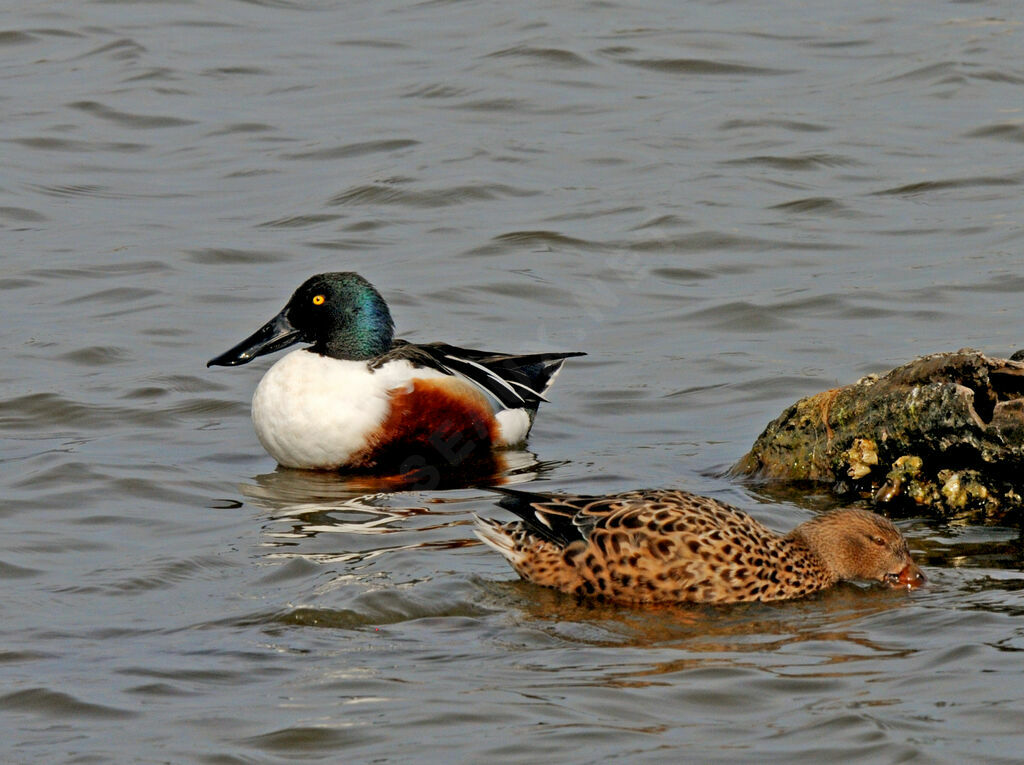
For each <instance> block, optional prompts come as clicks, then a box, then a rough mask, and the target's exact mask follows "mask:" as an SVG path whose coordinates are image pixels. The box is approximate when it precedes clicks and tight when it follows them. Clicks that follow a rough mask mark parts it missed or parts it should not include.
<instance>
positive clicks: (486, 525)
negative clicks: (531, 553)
mask: <svg viewBox="0 0 1024 765" xmlns="http://www.w3.org/2000/svg"><path fill="white" fill-rule="evenodd" d="M473 518H474V520H475V522H476V525H475V526H474V527H473V533H474V534H476V535H477V537H479V539H480V541H481V542H483V543H484V544H485V545H487V546H488V547H490V548H491V549H492V550H494V551H495V552H497V553H499V554H501V556H502V557H504V558H505V559H506V560H507V561H508V562H509V563H511V564H513V565H515V564H516V563H519V562H520V561H521V560H522V559H523V556H522V553H519V552H516V549H515V540H513V539H512V537H511V536H509V533H508V532H507V531H506V530H505V528H504V527H503V526H502V525H501V524H500V523H498V522H497V521H492V520H490V519H489V518H481V517H480V516H479V515H474V516H473Z"/></svg>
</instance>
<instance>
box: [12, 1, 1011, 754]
mask: <svg viewBox="0 0 1024 765" xmlns="http://www.w3.org/2000/svg"><path fill="white" fill-rule="evenodd" d="M1022 22H1024V18H1022V16H1021V13H1020V10H1019V8H1018V7H1017V5H1016V4H1015V3H1011V2H1008V0H1003V1H1002V2H1000V1H999V0H981V1H980V2H944V3H938V4H913V3H897V4H893V3H890V2H879V1H876V0H867V2H862V3H855V4H851V3H843V2H834V1H830V0H826V2H818V3H814V4H807V3H805V2H791V1H789V0H780V1H779V2H775V3H773V4H772V6H771V10H770V12H769V10H768V9H767V7H766V6H765V4H763V3H755V2H748V1H745V0H727V1H726V2H721V1H720V0H716V1H712V0H707V1H692V2H684V3H668V2H660V3H659V2H654V3H645V4H629V3H621V2H591V3H583V4H578V5H575V6H573V7H563V6H562V4H555V3H550V4H549V3H543V2H526V3H517V4H512V5H508V4H506V5H504V6H501V7H498V6H495V5H493V4H489V3H478V2H472V1H469V2H444V1H442V2H422V3H404V4H403V3H394V2H388V1H387V0H385V1H384V2H372V3H371V2H353V3H337V2H328V1H327V0H306V1H301V2H289V1H288V0H281V1H279V2H270V1H266V2H265V1H262V0H259V1H257V0H253V1H249V2H242V1H240V0H234V1H231V0H217V1H216V2H208V3H191V2H185V1H184V0H182V1H181V2H165V3H147V2H118V3H109V2H98V1H97V2H83V3H75V4H46V3H44V4H39V3H30V4H23V6H22V7H19V8H17V9H13V10H11V11H9V12H8V13H7V14H5V16H4V22H3V26H2V28H0V56H2V58H3V66H4V83H5V86H6V87H5V89H4V93H3V95H2V104H3V110H2V116H0V146H2V147H3V156H4V159H5V161H4V170H5V172H4V173H3V174H2V178H0V227H2V229H3V232H4V243H5V247H4V258H3V260H2V262H0V293H2V295H3V305H4V314H3V315H4V322H3V326H2V329H0V337H2V339H3V349H4V352H5V357H6V363H5V364H4V365H3V368H2V369H0V383H2V387H0V431H2V433H3V436H4V437H5V438H4V441H3V445H2V446H0V460H2V462H3V466H4V469H3V472H2V475H0V481H2V486H0V496H3V498H4V499H3V502H2V504H0V519H2V523H3V531H4V533H3V535H2V541H0V588H2V599H0V602H2V603H3V606H2V612H3V620H2V625H0V645H2V648H0V730H2V731H3V736H2V742H3V743H2V744H0V752H2V757H0V759H3V760H4V761H7V762H108V761H119V762H141V761H145V762H151V761H154V760H158V761H176V762H181V761H192V762H208V763H229V762H293V761H295V760H298V759H303V760H308V761H317V760H324V761H329V762H335V761H339V760H344V761H348V762H359V761H376V762H409V761H443V762H484V761H487V762H524V763H525V762H538V761H556V760H557V761H564V762H601V761H607V760H611V759H613V758H614V759H617V760H622V759H625V760H628V761H630V762H666V761H672V760H675V761H698V760H699V761H702V762H714V761H720V762H732V761H736V760H755V759H756V760H757V761H759V762H787V763H788V762H809V763H810V762H821V761H823V760H825V759H826V758H831V759H838V758H842V759H843V761H849V762H859V761H864V762H878V761H896V760H899V761H922V762H944V761H948V762H962V761H964V760H968V759H969V760H972V761H978V760H987V761H990V762H1003V761H1005V762H1010V761H1015V760H1016V759H1017V758H1018V757H1019V752H1020V731H1021V730H1022V728H1024V712H1022V711H1021V710H1022V709H1024V704H1022V700H1024V694H1022V691H1021V690H1020V682H1019V677H1020V673H1021V671H1022V670H1024V660H1022V659H1021V658H1020V657H1021V655H1022V654H1021V651H1022V649H1024V632H1022V628H1024V620H1022V613H1024V601H1022V596H1021V593H1022V591H1024V576H1022V573H1021V571H1022V566H1024V554H1022V552H1021V551H1022V546H1021V542H1020V535H1019V533H1018V530H1016V529H1010V528H981V527H972V526H967V525H962V524H960V525H958V524H946V525H943V524H938V523H936V522H934V521H930V520H928V519H924V518H905V519H902V520H900V524H901V526H902V528H903V529H904V531H905V532H906V533H907V535H908V536H909V537H910V539H911V547H912V550H913V551H914V552H915V554H916V555H917V556H918V557H919V558H920V559H921V560H922V561H923V562H924V563H925V568H926V572H927V574H928V576H929V578H930V584H929V586H928V587H927V588H926V589H924V590H921V591H918V592H915V593H912V594H909V595H908V594H906V593H893V592H888V591H881V590H875V589H863V588H859V587H854V586H844V587H841V588H838V589H836V590H835V591H833V592H830V593H827V594H824V595H821V596H819V597H816V598H812V599H809V600H807V601H803V602H798V603H787V604H783V605H777V606H744V607H732V608H709V609H677V610H660V611H654V612H637V611H632V610H629V609H621V608H610V607H604V608H597V607H589V606H587V605H585V604H577V603H576V602H575V601H573V600H572V599H567V598H564V597H561V596H559V595H557V594H555V593H552V592H548V591H544V590H541V589H538V588H535V587H533V586H530V585H527V584H523V583H520V582H518V581H516V579H515V576H514V575H513V574H512V572H511V570H510V569H509V568H508V567H507V566H506V564H505V563H504V562H503V561H502V560H501V559H499V558H498V556H496V555H494V554H492V553H490V552H489V551H487V550H486V549H484V548H483V547H482V546H481V545H479V544H477V543H475V541H474V540H473V538H472V534H471V529H470V524H471V521H472V517H473V515H474V514H484V515H490V516H499V515H500V514H501V512H502V511H501V510H500V509H498V508H497V507H496V506H495V504H494V500H493V498H492V496H491V495H490V494H489V493H488V492H486V491H485V490H483V489H480V488H464V489H458V490H446V491H441V490H427V489H425V490H420V491H410V492H401V493H390V492H378V491H375V490H373V489H369V488H367V487H365V486H357V485H353V484H350V483H346V482H344V481H341V480H339V479H337V478H334V477H331V476H316V475H309V474H304V473H299V472H290V471H280V470H275V467H274V465H273V463H272V461H271V460H270V458H269V457H267V456H266V455H265V454H264V453H263V451H262V449H261V448H260V447H259V444H258V443H257V441H256V439H255V436H254V434H253V432H252V427H251V424H250V423H249V420H248V400H249V398H250V396H251V393H252V389H253V387H254V386H255V383H256V380H257V379H258V377H259V375H260V374H261V373H262V371H264V370H265V369H266V368H267V366H268V365H269V364H270V363H271V362H272V360H270V359H262V360H259V361H258V362H255V363H253V364H251V365H249V366H247V367H243V368H240V369H214V370H207V369H205V368H204V363H205V361H206V360H207V359H209V358H211V357H212V356H214V355H216V354H217V353H220V352H221V351H223V350H224V349H226V348H227V347H229V346H231V345H233V344H234V343H236V342H237V341H238V340H240V339H241V338H242V337H244V336H246V335H248V334H249V333H250V332H251V331H253V330H254V329H255V328H256V327H258V326H259V325H260V324H261V323H262V322H263V321H265V320H266V319H268V318H269V317H270V316H272V315H273V314H274V313H276V311H277V310H278V309H279V308H280V307H281V305H282V304H283V302H284V301H285V299H286V298H287V296H288V295H289V294H290V292H291V290H292V289H293V288H294V287H295V286H297V284H298V283H299V282H300V281H302V280H303V279H304V278H305V277H306V276H308V275H309V274H312V273H315V272H317V271H322V270H343V269H351V270H356V271H359V272H360V273H362V274H363V275H365V276H366V277H367V278H369V279H370V280H371V281H373V282H374V283H375V284H377V285H378V287H379V288H380V289H381V290H382V292H383V293H384V294H385V296H386V297H387V298H388V300H389V302H390V303H391V305H392V308H393V311H394V313H395V317H396V320H397V323H398V328H399V331H400V333H401V334H402V336H404V337H407V338H409V339H412V340H420V341H430V340H445V341H448V342H452V343H456V344H461V345H466V346H471V347H485V348H488V347H494V348H499V349H501V350H509V351H518V350H521V351H544V350H556V349H558V350H576V349H579V350H585V351H587V352H588V353H589V356H587V357H586V358H584V359H579V360H572V361H571V362H570V363H569V364H568V365H567V367H566V369H565V372H564V374H563V375H562V376H561V377H560V378H559V380H558V382H557V384H556V386H555V388H554V389H553V391H552V393H551V396H550V398H551V399H552V401H551V404H550V405H546V406H545V407H544V410H543V411H542V416H541V418H540V419H539V421H538V424H537V427H536V428H535V430H534V434H533V437H532V439H531V442H530V451H531V453H532V454H533V455H535V459H536V460H537V461H538V463H539V464H538V465H536V466H534V467H533V468H531V469H530V470H527V471H526V472H524V473H523V474H521V475H520V476H519V477H518V478H519V479H520V480H526V479H535V481H534V485H535V486H536V487H538V488H544V489H549V490H559V489H563V490H573V491H583V492H601V491H615V490H621V489H627V488H633V487H640V486H650V487H681V488H686V489H689V490H693V491H699V492H702V493H706V494H710V495H713V496H715V497H717V498H719V499H722V500H725V501H728V502H731V503H734V504H737V505H739V506H741V507H743V508H745V509H746V510H748V511H750V512H752V513H753V514H754V515H756V516H757V517H758V518H760V519H761V520H763V521H764V522H766V523H768V524H769V525H771V526H773V527H775V528H779V529H785V528H789V527H791V526H792V525H794V524H796V523H798V522H800V521H801V520H803V519H805V518H807V517H809V515H810V514H811V513H812V512H816V511H818V510H821V509H823V508H826V507H829V506H831V504H832V503H833V501H832V500H831V499H830V498H829V497H827V496H826V495H824V494H817V495H810V496H792V495H787V496H786V497H785V498H784V499H779V498H778V497H775V496H769V495H767V494H762V493H759V491H758V490H756V489H755V488H753V487H745V486H743V485H741V484H738V483H736V482H734V481H731V480H730V479H728V478H726V477H724V476H723V470H724V469H725V468H726V467H727V466H728V465H730V464H731V463H733V462H734V461H735V460H737V459H738V458H739V457H740V456H741V455H742V454H743V453H744V451H745V450H746V448H747V447H748V446H749V445H750V444H751V443H752V442H753V440H754V438H755V437H756V436H757V434H758V433H759V432H760V430H761V429H762V428H763V426H764V425H765V424H766V423H767V422H768V421H769V420H770V419H771V418H773V417H774V416H775V415H776V414H777V413H778V412H779V411H781V409H782V408H783V407H785V406H787V405H788V404H789V403H791V402H792V401H793V400H795V399H796V398H797V397H799V396H802V395H805V394H809V393H813V392H817V391H819V390H822V389H824V388H828V387H832V386H834V385H837V384H840V383H848V382H852V381H853V380H855V379H857V378H858V377H859V376H861V375H863V374H866V373H869V372H878V371H883V370H885V369H888V368H890V367H892V366H895V365H897V364H900V363H903V362H905V361H906V360H908V359H910V358H912V357H914V356H916V355H919V354H923V353H929V352H933V351H940V350H953V349H956V348H959V347H962V346H973V347H978V348H981V349H983V350H985V351H987V352H990V353H993V354H997V355H999V354H1009V353H1011V352H1012V351H1014V350H1016V349H1017V348H1019V347H1021V346H1022V345H1024V338H1022V335H1021V332H1020V330H1019V324H1020V321H1019V318H1020V304H1019V299H1018V295H1019V294H1020V292H1021V290H1022V289H1024V267H1022V260H1021V255H1020V249H1021V246H1022V242H1024V221H1022V217H1021V204H1020V197H1021V185H1022V181H1024V165H1022V164H1021V162H1020V160H1019V157H1020V146H1021V142H1022V141H1024V127H1022V125H1024V121H1022V120H1024V116H1022V111H1021V107H1020V104H1021V103H1024V66H1022V65H1021V64H1020V63H1019V62H1020V55H1019V53H1020V50H1021V35H1022V29H1024V27H1022Z"/></svg>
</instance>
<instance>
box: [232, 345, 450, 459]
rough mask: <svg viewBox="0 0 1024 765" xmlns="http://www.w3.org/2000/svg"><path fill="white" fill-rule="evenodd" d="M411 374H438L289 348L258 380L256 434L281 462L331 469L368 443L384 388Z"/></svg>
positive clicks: (403, 382)
mask: <svg viewBox="0 0 1024 765" xmlns="http://www.w3.org/2000/svg"><path fill="white" fill-rule="evenodd" d="M413 376H415V377H441V376H443V375H442V373H440V372H436V371H434V370H429V369H415V368H414V367H413V366H412V365H411V364H409V363H408V362H407V361H393V362H389V363H387V364H385V365H384V366H383V367H382V368H380V369H378V370H376V371H374V372H371V371H370V370H369V369H368V368H367V366H366V362H364V361H343V360H340V359H332V358H328V357H326V356H320V355H319V354H316V353H310V352H309V351H306V350H297V351H292V352H291V353H289V354H288V355H287V356H285V357H284V358H282V359H281V360H280V361H278V362H277V363H276V364H274V366H272V367H271V368H270V369H269V370H268V371H267V373H266V374H265V375H264V376H263V379H262V380H260V384H259V385H258V386H257V387H256V393H255V394H254V395H253V398H252V421H253V425H254V426H255V428H256V435H257V437H258V438H259V440H260V443H261V444H263V448H264V449H266V450H267V451H268V452H269V453H270V455H271V456H272V457H273V458H274V459H276V460H277V461H278V462H279V463H280V464H281V465H284V466H285V467H293V468H306V469H314V470H329V469H334V468H338V467H341V466H343V465H345V464H346V463H348V461H349V460H350V459H351V458H352V457H353V456H354V455H356V454H357V453H358V452H360V451H362V450H363V449H365V448H366V446H367V437H368V436H370V435H371V434H373V433H374V432H375V431H376V430H377V429H378V428H379V427H380V425H381V423H383V421H384V419H385V418H386V417H387V414H388V409H389V403H388V393H389V391H392V390H394V389H396V388H401V387H404V386H407V385H409V384H410V381H411V380H412V378H413Z"/></svg>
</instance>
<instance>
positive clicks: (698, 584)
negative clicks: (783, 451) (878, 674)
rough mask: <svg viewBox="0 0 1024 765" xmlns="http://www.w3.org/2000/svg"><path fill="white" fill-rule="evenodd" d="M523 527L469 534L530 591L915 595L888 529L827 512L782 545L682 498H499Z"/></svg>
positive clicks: (763, 597) (744, 520) (670, 596)
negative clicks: (842, 587)
mask: <svg viewBox="0 0 1024 765" xmlns="http://www.w3.org/2000/svg"><path fill="white" fill-rule="evenodd" d="M497 491H500V492H502V493H503V494H505V495H506V497H504V498H503V499H502V500H501V503H500V504H501V505H502V506H503V507H505V508H506V509H508V510H511V511H512V512H513V513H515V514H516V515H518V516H519V517H520V518H522V520H521V521H513V522H512V523H505V524H502V523H499V522H497V521H493V520H487V519H482V518H478V519H477V527H476V533H477V536H479V537H480V539H481V540H483V541H484V542H485V543H486V544H487V545H489V546H490V547H493V548H494V549H495V550H497V551H498V552H499V553H501V554H502V555H503V556H505V558H507V559H508V561H509V562H510V563H511V564H512V567H513V568H514V569H515V570H516V571H517V572H518V573H519V575H520V576H521V577H522V578H523V579H526V580H528V581H530V582H536V583H537V584H542V585H546V586H548V587H554V588H556V589H559V590H561V591H563V592H568V593H572V594H574V595H577V596H580V597H588V596H589V597H594V598H597V599H599V600H604V601H610V602H616V603H626V604H640V603H661V604H673V603H683V602H699V603H740V602H745V601H755V600H759V601H767V600H786V599H789V598H798V597H802V596H804V595H808V594H810V593H812V592H815V591H816V590H821V589H824V588H826V587H831V586H832V585H834V584H836V583H837V582H839V581H840V580H844V579H861V580H869V581H879V582H883V583H885V584H887V585H889V586H891V587H907V588H914V587H918V586H920V585H921V584H923V583H924V574H922V573H921V569H920V568H918V567H917V565H916V564H915V563H914V561H913V560H911V558H910V553H909V552H908V550H907V542H906V540H905V539H904V538H903V535H902V534H900V532H899V530H898V529H897V528H896V527H895V526H894V525H893V524H892V523H891V522H890V521H889V520H888V519H886V518H883V517H882V516H880V515H876V514H874V513H871V512H868V511H866V510H835V511H832V512H830V513H825V514H823V515H819V516H817V517H816V518H812V519H811V520H809V521H806V522H805V523H802V524H800V525H799V526H797V527H796V528H795V529H793V530H792V531H791V532H789V534H787V535H785V536H780V535H778V534H776V533H774V532H773V531H770V530H769V529H768V528H766V527H765V526H762V525H761V524H760V523H758V522H757V521H755V520H754V519H753V518H751V517H750V516H749V515H747V514H746V513H744V512H742V511H741V510H738V509H737V508H734V507H731V506H729V505H726V504H724V503H722V502H718V501H717V500H714V499H710V498H708V497H700V496H697V495H695V494H689V493H687V492H685V491H630V492H626V493H625V494H615V495H612V496H607V497H568V496H558V495H548V494H530V493H528V492H522V491H514V490H510V489H497Z"/></svg>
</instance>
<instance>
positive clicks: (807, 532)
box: [785, 520, 843, 587]
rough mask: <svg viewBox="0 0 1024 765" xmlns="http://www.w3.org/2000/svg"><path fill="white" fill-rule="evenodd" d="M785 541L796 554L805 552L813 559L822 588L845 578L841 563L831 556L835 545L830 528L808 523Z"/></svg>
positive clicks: (802, 524)
mask: <svg viewBox="0 0 1024 765" xmlns="http://www.w3.org/2000/svg"><path fill="white" fill-rule="evenodd" d="M785 539H786V542H788V543H789V544H790V545H791V546H792V548H793V550H794V552H796V551H800V552H803V553H805V554H806V555H807V556H808V557H809V558H810V559H811V562H812V564H813V566H814V568H815V569H817V571H816V573H817V574H818V575H819V577H820V578H821V580H822V586H825V587H828V586H831V585H833V584H835V583H836V582H838V581H839V580H840V579H842V578H843V577H842V571H841V570H840V565H839V561H838V560H837V559H836V558H835V556H834V555H832V554H831V551H833V550H834V548H835V544H834V542H833V541H832V539H831V534H830V532H829V529H828V528H822V526H821V524H817V523H814V521H813V520H811V521H807V522H806V523H801V524H800V525H799V526H797V527H796V528H795V529H793V530H792V531H791V532H789V534H787V535H786V537H785Z"/></svg>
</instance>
